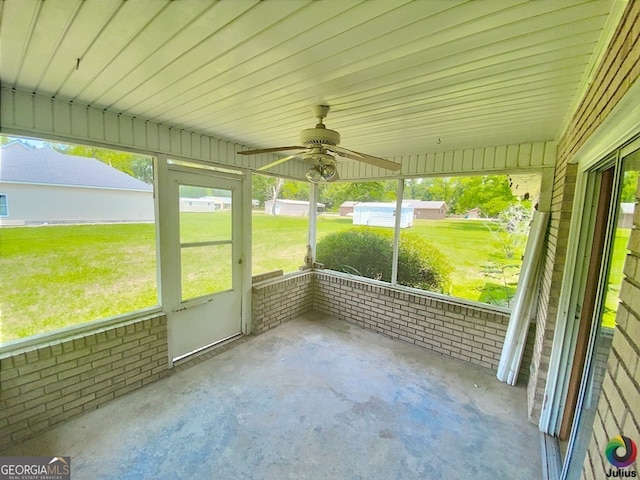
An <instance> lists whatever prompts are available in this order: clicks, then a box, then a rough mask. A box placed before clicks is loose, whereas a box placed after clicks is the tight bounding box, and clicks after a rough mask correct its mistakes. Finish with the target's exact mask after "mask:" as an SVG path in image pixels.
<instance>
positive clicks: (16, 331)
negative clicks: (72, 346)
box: [0, 212, 628, 341]
mask: <svg viewBox="0 0 640 480" xmlns="http://www.w3.org/2000/svg"><path fill="white" fill-rule="evenodd" d="M181 218H182V220H181V235H182V239H183V240H184V241H200V240H207V239H210V238H215V239H217V240H224V239H227V237H228V234H229V231H230V229H229V225H230V223H229V221H230V218H229V214H228V213H227V212H216V213H212V214H202V213H188V214H184V213H183V214H182V217H181ZM252 222H253V250H252V256H253V261H252V271H253V273H254V274H258V273H264V272H267V271H270V270H276V269H283V270H284V271H285V272H291V271H295V270H297V269H298V267H299V266H300V265H302V263H303V260H304V256H305V253H306V244H307V218H306V217H272V216H269V215H265V214H263V213H255V214H254V215H253V219H252ZM351 226H352V221H351V218H349V217H338V216H332V215H323V216H320V217H319V218H318V240H320V239H322V237H323V236H325V235H327V234H329V233H332V232H336V231H339V230H343V229H346V228H350V227H351ZM212 227H213V228H212ZM209 228H212V229H211V230H208V229H209ZM411 231H412V233H415V234H418V235H421V236H423V237H425V238H426V239H427V240H429V241H430V242H431V243H432V244H434V245H436V246H437V247H438V248H439V249H440V250H441V251H442V252H443V253H444V254H445V255H446V256H447V257H448V258H449V259H450V260H451V263H452V264H453V265H454V267H455V271H454V272H453V274H452V287H451V291H450V292H449V293H450V294H451V295H455V296H458V297H462V298H466V299H471V300H479V301H484V302H488V303H500V302H504V300H505V298H506V297H508V296H511V295H513V293H514V291H515V283H514V282H515V281H516V277H514V276H513V275H511V274H509V275H508V276H509V278H507V282H505V281H503V280H501V278H500V273H499V272H500V269H501V266H504V265H505V264H509V263H513V262H514V261H515V263H519V258H520V257H519V255H518V256H517V258H516V259H515V260H513V261H512V260H508V259H505V258H504V255H503V254H502V253H501V250H500V248H499V246H498V245H497V244H496V241H495V239H494V237H493V236H492V234H491V233H490V232H489V230H488V229H487V228H486V227H485V226H484V225H483V224H482V222H478V221H469V220H453V219H452V220H416V221H415V224H414V227H413V228H412V229H411ZM207 232H218V233H210V234H207ZM220 232H223V234H220ZM624 234H625V231H623V233H622V234H621V235H622V236H621V237H620V238H619V239H616V245H617V246H618V243H619V244H620V245H622V248H621V249H619V248H618V247H616V253H615V258H614V266H613V270H615V271H616V272H618V271H619V273H616V274H614V273H613V270H612V276H611V284H612V285H618V288H619V284H620V279H621V272H622V262H623V261H624V253H625V250H624V246H625V245H626V243H625V242H626V240H625V238H628V231H626V237H624ZM226 248H228V246H227V247H226ZM187 250H188V251H187ZM215 250H224V248H213V249H212V248H209V247H207V248H200V247H194V248H190V249H185V250H183V255H184V256H185V258H186V259H187V260H188V265H189V266H190V267H189V268H188V269H185V271H183V279H185V280H186V282H185V284H186V286H185V292H184V294H183V296H184V297H185V298H189V297H194V296H198V295H201V294H203V293H205V292H207V291H209V289H215V290H220V289H226V288H227V287H228V285H229V281H228V275H229V274H228V271H229V269H230V264H229V263H227V262H219V263H220V264H221V265H222V267H221V270H219V271H216V272H212V271H211V269H209V268H206V266H207V265H211V264H212V263H218V262H215V261H213V260H215V258H222V257H221V255H222V253H221V252H219V251H218V252H216V251H215ZM155 252H156V249H155V227H154V225H152V224H123V225H72V226H42V227H13V228H2V229H0V288H1V291H2V297H1V302H2V303H1V304H0V308H1V310H0V341H8V340H11V339H15V338H21V337H25V336H29V335H33V334H36V333H41V332H45V331H50V330H54V329H58V328H62V327H64V326H67V325H72V324H77V323H82V322H85V321H88V320H93V319H99V318H105V317H109V316H112V315H117V314H122V313H126V312H131V311H135V310H139V309H142V308H146V307H150V306H153V305H157V303H158V298H157V292H156V253H155ZM488 265H490V266H491V267H492V269H493V271H494V272H498V273H494V274H492V275H488V274H487V273H486V271H487V270H488V269H487V266H488ZM203 266H204V267H205V268H203ZM496 267H497V268H496ZM187 270H188V271H187ZM508 270H509V268H507V271H508ZM483 271H485V273H483ZM616 275H617V276H616ZM509 282H511V283H512V284H511V285H505V283H509ZM612 288H613V287H612ZM612 298H613V297H612ZM616 304H617V295H615V299H614V300H612V301H611V305H610V301H609V300H607V305H610V306H611V307H613V308H615V305H616Z"/></svg>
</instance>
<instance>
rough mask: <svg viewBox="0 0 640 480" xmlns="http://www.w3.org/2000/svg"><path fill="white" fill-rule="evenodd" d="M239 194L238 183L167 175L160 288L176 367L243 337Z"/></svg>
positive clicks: (173, 173)
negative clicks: (179, 362)
mask: <svg viewBox="0 0 640 480" xmlns="http://www.w3.org/2000/svg"><path fill="white" fill-rule="evenodd" d="M241 188H242V182H241V181H240V180H234V179H230V178H221V177H217V176H214V175H213V174H207V173H204V172H203V173H190V172H186V171H182V170H180V169H177V170H171V169H170V170H169V172H168V176H167V190H168V192H167V193H168V194H169V198H170V208H169V211H168V212H166V213H167V214H168V216H169V218H165V219H163V220H165V221H166V222H167V223H166V228H167V229H168V230H169V233H170V234H169V235H168V236H167V237H166V238H168V239H169V240H168V242H167V243H168V245H166V246H167V247H168V250H169V252H170V254H169V256H168V261H167V263H168V264H167V267H168V268H166V269H164V271H163V279H162V282H163V285H165V283H168V285H167V286H168V288H166V289H165V288H163V291H164V292H167V295H166V296H167V297H168V298H166V299H163V303H164V302H165V301H166V303H165V308H166V310H167V314H168V322H169V348H170V353H171V357H172V358H173V360H174V361H175V360H179V359H181V358H183V357H185V356H188V355H190V354H193V353H196V352H198V351H200V350H203V349H205V348H207V347H209V346H211V345H214V344H216V343H219V342H221V341H223V340H226V339H229V338H231V337H233V336H235V335H239V334H240V333H241V330H242V323H241V320H242V318H241V310H242V288H241V280H242V265H241V264H242V239H241V234H242V228H241V213H242V212H241V208H240V201H241V200H240V199H241ZM216 205H217V206H218V208H216ZM220 205H223V206H224V207H223V208H222V209H220V208H219V207H220Z"/></svg>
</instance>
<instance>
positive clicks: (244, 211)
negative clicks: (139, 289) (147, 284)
mask: <svg viewBox="0 0 640 480" xmlns="http://www.w3.org/2000/svg"><path fill="white" fill-rule="evenodd" d="M174 162H175V163H174ZM174 172H175V173H179V172H183V173H188V174H191V175H193V174H195V175H203V176H206V177H208V178H211V179H214V180H215V179H227V180H234V181H237V182H239V183H238V185H239V187H240V188H239V196H238V198H239V199H240V206H239V212H238V215H239V217H240V220H239V222H240V235H241V240H240V242H239V255H240V258H241V260H242V264H241V273H240V277H239V285H238V289H239V290H240V302H241V305H240V333H241V334H242V335H248V334H250V333H251V329H252V324H251V311H252V310H251V302H252V295H251V213H252V211H251V172H250V171H249V170H247V169H242V168H235V167H231V168H230V167H229V166H217V165H214V164H211V163H208V162H200V161H195V160H193V159H184V158H181V157H179V156H174V155H164V154H160V155H158V156H157V178H158V189H157V192H158V202H157V208H158V212H157V216H156V218H157V219H158V220H157V221H158V231H159V235H158V245H159V252H160V268H159V269H158V293H159V297H160V304H161V305H162V309H163V312H164V314H165V315H166V316H167V318H168V319H169V318H170V316H171V315H172V313H173V311H172V309H174V308H175V307H176V305H175V304H176V302H178V303H179V302H180V288H181V287H180V278H179V276H178V274H179V271H177V270H176V267H175V265H176V262H177V260H176V259H175V258H174V257H173V254H174V252H175V245H176V243H177V242H179V238H178V237H177V232H178V226H177V225H176V221H177V216H176V215H174V214H173V213H172V211H173V210H172V209H175V208H176V205H174V198H173V195H172V189H173V188H174V186H173V174H174ZM202 301H204V302H206V301H207V300H206V299H203V300H201V302H202ZM190 302H191V301H188V302H187V303H188V304H189V303H190ZM193 302H194V303H195V304H197V303H198V302H199V300H198V299H195V300H194V301H193ZM201 302H200V303H201ZM172 328H174V326H173V325H172V322H170V321H168V322H167V329H168V338H169V341H168V343H169V349H168V356H169V365H170V367H173V366H174V358H175V357H176V355H175V354H174V351H175V347H174V345H172V340H171V339H172V338H173V335H172ZM216 345H217V344H214V345H211V346H210V347H205V348H204V349H203V350H204V351H206V350H208V348H213V347H215V346H216ZM197 353H200V351H198V352H197ZM178 360H182V357H180V358H179V359H178Z"/></svg>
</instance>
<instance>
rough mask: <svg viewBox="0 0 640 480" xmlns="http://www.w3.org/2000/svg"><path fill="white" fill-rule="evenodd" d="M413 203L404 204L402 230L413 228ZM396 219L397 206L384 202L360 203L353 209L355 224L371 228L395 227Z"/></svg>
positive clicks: (401, 218) (401, 219) (401, 217)
mask: <svg viewBox="0 0 640 480" xmlns="http://www.w3.org/2000/svg"><path fill="white" fill-rule="evenodd" d="M413 215H414V210H413V205H412V203H408V202H407V203H403V204H402V213H401V215H400V228H408V227H411V226H413ZM395 218H396V204H395V203H382V202H359V203H357V204H356V205H355V206H354V207H353V224H354V225H367V226H370V227H394V226H395V222H396V220H395Z"/></svg>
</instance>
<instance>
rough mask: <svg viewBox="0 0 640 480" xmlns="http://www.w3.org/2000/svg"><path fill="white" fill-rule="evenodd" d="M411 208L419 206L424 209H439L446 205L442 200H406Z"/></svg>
mask: <svg viewBox="0 0 640 480" xmlns="http://www.w3.org/2000/svg"><path fill="white" fill-rule="evenodd" d="M407 201H408V202H409V203H411V205H413V208H420V209H426V210H440V209H441V208H442V207H445V208H446V207H447V203H446V202H444V201H442V200H407Z"/></svg>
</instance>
